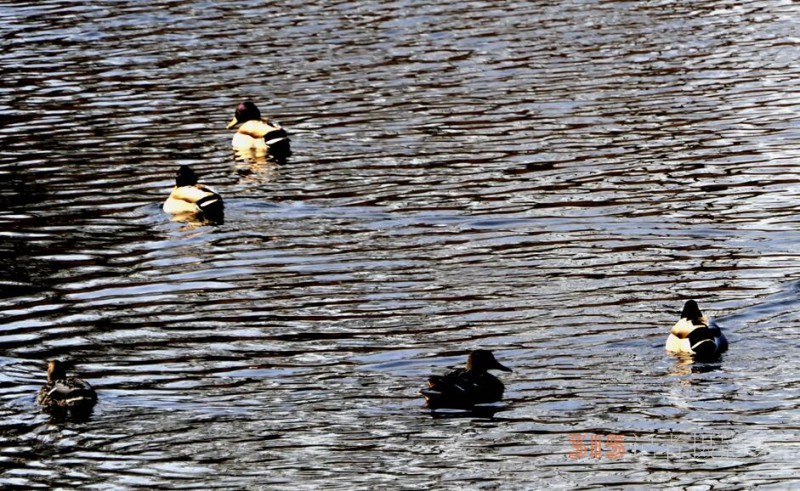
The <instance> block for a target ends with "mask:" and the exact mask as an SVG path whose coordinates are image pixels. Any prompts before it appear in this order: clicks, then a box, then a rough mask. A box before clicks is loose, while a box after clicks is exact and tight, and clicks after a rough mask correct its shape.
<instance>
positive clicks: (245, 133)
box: [227, 101, 292, 158]
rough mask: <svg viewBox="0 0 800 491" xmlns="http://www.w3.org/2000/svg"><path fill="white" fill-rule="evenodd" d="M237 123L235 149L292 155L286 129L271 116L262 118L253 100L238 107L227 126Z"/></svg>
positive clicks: (275, 154) (276, 154) (233, 144)
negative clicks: (270, 118) (271, 118)
mask: <svg viewBox="0 0 800 491" xmlns="http://www.w3.org/2000/svg"><path fill="white" fill-rule="evenodd" d="M236 125H239V128H238V129H237V130H236V134H234V135H233V140H232V141H231V144H232V146H233V148H234V149H237V150H239V151H252V152H255V153H257V154H258V153H261V154H264V153H269V154H270V155H273V156H275V157H278V158H286V157H288V156H289V155H291V153H292V152H291V149H290V147H289V137H288V135H287V133H286V130H284V129H283V128H282V127H281V125H279V124H278V123H276V122H274V121H270V120H269V118H266V117H264V118H262V116H261V111H259V110H258V107H256V105H255V104H253V102H252V101H244V102H242V103H241V104H239V105H238V106H237V107H236V113H235V114H234V116H233V119H232V120H231V121H230V123H228V126H227V128H233V127H235V126H236Z"/></svg>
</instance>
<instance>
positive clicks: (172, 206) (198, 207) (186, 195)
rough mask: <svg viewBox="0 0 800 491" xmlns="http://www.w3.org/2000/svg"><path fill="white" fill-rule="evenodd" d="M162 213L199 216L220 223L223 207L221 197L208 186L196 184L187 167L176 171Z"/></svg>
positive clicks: (192, 174) (191, 172) (184, 166)
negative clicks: (172, 185)
mask: <svg viewBox="0 0 800 491" xmlns="http://www.w3.org/2000/svg"><path fill="white" fill-rule="evenodd" d="M164 211H165V212H167V213H170V214H172V215H198V214H201V215H202V216H204V217H205V218H207V219H208V220H211V221H222V215H223V211H224V205H223V203H222V197H221V196H220V195H219V194H217V193H216V192H215V191H214V190H213V189H211V188H210V187H208V186H204V185H202V184H198V183H197V174H195V173H194V171H193V170H192V169H191V167H189V166H188V165H182V166H180V168H179V169H178V173H177V175H176V178H175V187H174V188H173V189H172V193H170V195H169V198H167V201H165V202H164Z"/></svg>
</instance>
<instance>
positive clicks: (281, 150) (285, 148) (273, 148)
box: [264, 128, 292, 159]
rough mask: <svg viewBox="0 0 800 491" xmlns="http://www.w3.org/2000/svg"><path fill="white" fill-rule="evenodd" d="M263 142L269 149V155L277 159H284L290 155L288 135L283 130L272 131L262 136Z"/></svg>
mask: <svg viewBox="0 0 800 491" xmlns="http://www.w3.org/2000/svg"><path fill="white" fill-rule="evenodd" d="M264 142H265V143H266V144H267V146H268V147H269V153H270V154H271V155H272V156H273V157H275V158H277V159H285V158H286V157H288V156H290V155H291V154H292V149H291V147H290V145H289V135H288V134H287V133H286V130H284V129H283V128H278V129H276V130H272V131H270V132H269V133H267V134H266V135H264Z"/></svg>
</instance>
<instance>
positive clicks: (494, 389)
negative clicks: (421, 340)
mask: <svg viewBox="0 0 800 491" xmlns="http://www.w3.org/2000/svg"><path fill="white" fill-rule="evenodd" d="M489 370H502V371H504V372H510V371H511V369H510V368H508V367H506V366H505V365H502V364H501V363H500V362H499V361H497V359H496V358H495V357H494V354H493V353H492V352H491V351H489V350H483V349H479V350H475V351H473V352H471V353H470V354H469V356H468V357H467V366H466V367H465V368H458V369H456V370H453V371H451V372H449V373H447V374H446V375H433V376H431V377H430V378H429V379H428V388H427V389H422V390H421V391H420V393H421V394H422V395H423V396H424V397H425V401H426V403H427V406H428V407H429V408H431V409H436V408H459V409H468V408H471V407H472V406H474V405H475V404H483V403H488V402H497V401H500V400H501V399H502V398H503V392H504V391H505V386H504V385H503V382H501V381H500V380H499V379H498V378H497V377H495V376H494V375H492V374H491V373H489Z"/></svg>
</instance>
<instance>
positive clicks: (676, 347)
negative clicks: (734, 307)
mask: <svg viewBox="0 0 800 491" xmlns="http://www.w3.org/2000/svg"><path fill="white" fill-rule="evenodd" d="M666 347H667V351H671V352H673V353H681V354H686V355H692V356H694V357H696V358H703V359H709V358H715V357H717V356H718V355H719V354H720V353H722V352H723V351H725V350H727V349H728V340H727V339H725V335H723V334H722V331H721V330H720V328H719V326H718V325H717V324H716V323H715V322H713V321H712V320H711V319H709V318H708V317H707V316H705V315H703V313H702V312H700V307H698V306H697V302H695V301H694V300H689V301H687V302H686V303H685V304H684V306H683V311H681V318H680V320H678V322H676V323H675V325H674V326H673V327H672V331H670V333H669V337H668V338H667V346H666Z"/></svg>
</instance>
